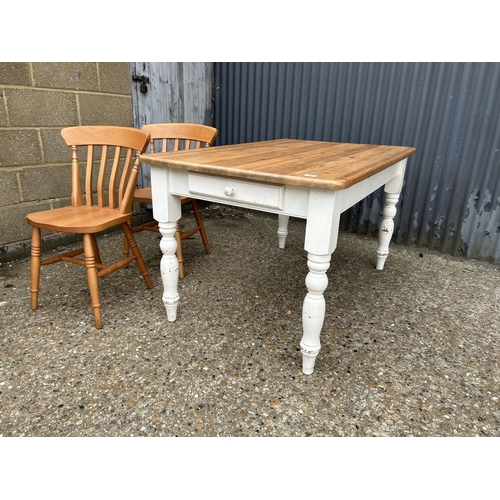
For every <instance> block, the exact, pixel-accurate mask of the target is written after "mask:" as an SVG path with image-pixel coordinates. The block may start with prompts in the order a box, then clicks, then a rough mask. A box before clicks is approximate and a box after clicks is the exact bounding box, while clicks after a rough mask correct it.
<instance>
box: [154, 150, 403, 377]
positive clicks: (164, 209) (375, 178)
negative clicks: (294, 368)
mask: <svg viewBox="0 0 500 500" xmlns="http://www.w3.org/2000/svg"><path fill="white" fill-rule="evenodd" d="M405 165H406V159H404V160H401V161H399V162H398V163H396V164H394V165H392V166H390V167H388V168H386V169H385V170H382V171H381V172H379V173H377V174H375V175H372V176H371V177H369V178H367V179H365V180H363V181H361V182H359V183H357V184H355V185H353V186H351V187H349V188H347V189H343V190H327V189H316V188H308V187H301V186H287V185H285V186H282V188H283V189H282V194H283V200H282V207H278V208H276V207H268V206H262V205H260V206H259V205H256V204H252V203H249V202H248V200H247V199H246V198H245V196H244V191H245V189H248V192H250V193H251V192H252V191H253V190H256V189H259V190H260V189H261V188H262V183H261V182H259V183H256V182H253V181H247V180H242V181H237V189H235V187H234V186H233V184H234V182H233V181H232V180H231V179H228V178H227V177H224V176H220V177H217V176H213V175H210V176H207V178H208V177H210V178H211V179H216V180H217V181H220V182H221V183H222V184H227V186H226V188H227V189H226V188H225V189H224V192H225V195H223V196H226V198H224V197H222V198H221V196H222V195H221V194H220V192H219V191H216V190H215V189H214V194H211V193H210V192H205V193H202V194H200V193H193V192H192V190H190V185H191V184H192V183H191V182H190V176H192V173H190V172H188V171H185V170H179V169H174V168H165V167H163V166H155V165H151V186H152V190H153V216H154V218H155V219H156V220H157V221H158V223H159V229H160V233H161V235H162V239H161V242H160V248H161V251H162V254H163V256H162V258H161V266H160V267H161V277H162V281H163V296H162V299H163V303H164V304H165V309H166V311H167V319H168V321H170V322H172V321H175V320H176V318H177V307H178V304H179V293H178V290H177V287H178V279H179V263H178V261H177V257H176V255H175V250H176V247H177V242H176V239H175V230H176V224H177V221H178V220H179V218H180V216H181V203H180V196H191V197H194V195H196V198H198V199H204V200H208V201H214V202H218V203H224V204H229V205H234V206H240V207H244V208H251V209H256V210H262V211H265V212H270V213H276V214H278V216H279V217H278V245H279V247H280V248H284V247H285V241H286V237H287V234H288V220H289V217H290V216H294V217H299V218H305V219H306V220H307V222H306V233H305V243H304V248H305V250H306V251H307V252H308V261H307V265H308V268H309V272H308V274H307V276H306V280H305V282H306V287H307V294H306V296H305V299H304V305H303V312H302V323H303V336H302V340H301V341H300V348H301V351H302V357H303V363H302V371H303V372H304V373H305V374H307V375H309V374H312V373H313V371H314V364H315V361H316V358H317V356H318V353H319V351H320V348H321V343H320V333H321V329H322V327H323V321H324V318H325V299H324V296H323V292H324V291H325V289H326V287H327V286H328V278H327V275H326V272H327V271H328V268H329V267H330V259H331V255H332V253H333V251H334V250H335V248H336V246H337V238H338V231H339V222H340V215H341V214H342V212H344V211H345V210H347V209H348V208H349V207H351V206H353V205H354V204H356V203H358V202H359V201H360V200H362V199H363V198H365V197H366V196H368V195H369V194H370V193H372V192H373V191H375V190H377V189H378V188H380V187H381V186H384V185H385V207H384V209H383V212H382V215H383V218H382V223H381V228H380V231H379V244H378V248H377V264H376V269H378V270H382V269H383V268H384V264H385V261H386V259H387V256H388V254H389V243H390V241H391V238H392V234H393V230H394V216H395V214H396V203H397V202H398V198H399V194H400V191H401V188H402V185H403V178H404V171H405ZM196 176H197V178H196V180H197V181H198V180H199V179H198V177H200V174H196ZM210 189H211V188H210V186H209V187H208V188H207V191H209V190H210ZM235 193H239V194H240V196H238V197H237V198H232V196H233V195H234V194H235ZM241 200H243V201H241Z"/></svg>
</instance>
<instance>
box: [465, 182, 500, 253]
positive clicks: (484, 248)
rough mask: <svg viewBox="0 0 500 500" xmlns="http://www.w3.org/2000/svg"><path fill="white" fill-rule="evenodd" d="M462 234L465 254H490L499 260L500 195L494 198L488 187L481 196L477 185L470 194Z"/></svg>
mask: <svg viewBox="0 0 500 500" xmlns="http://www.w3.org/2000/svg"><path fill="white" fill-rule="evenodd" d="M460 236H461V239H462V245H463V247H462V250H463V251H464V253H465V255H467V256H470V255H471V254H472V255H475V254H479V255H488V254H489V255H491V256H492V257H493V259H494V260H495V261H499V260H500V196H499V197H498V198H497V199H496V200H492V194H491V191H490V190H488V189H487V190H486V191H485V192H484V194H483V195H482V196H481V194H480V193H479V189H478V188H477V187H476V188H475V189H474V190H473V191H472V193H471V194H470V195H469V199H468V202H467V210H466V213H465V216H464V219H463V221H462V227H461V230H460Z"/></svg>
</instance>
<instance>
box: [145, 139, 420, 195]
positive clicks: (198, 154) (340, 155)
mask: <svg viewBox="0 0 500 500" xmlns="http://www.w3.org/2000/svg"><path fill="white" fill-rule="evenodd" d="M415 151H416V150H415V148H412V147H406V146H381V145H371V144H350V143H343V142H323V141H301V140H296V139H276V140H272V141H260V142H250V143H244V144H233V145H229V146H216V147H211V148H203V149H191V150H185V151H175V152H168V153H153V154H144V155H142V157H141V161H142V162H143V163H147V164H149V165H156V166H164V167H170V168H177V169H183V170H188V171H190V172H198V173H202V174H214V175H221V176H225V177H235V178H239V179H241V178H243V179H250V180H254V181H264V182H271V183H275V184H291V185H296V186H306V187H316V188H322V189H332V190H338V189H346V188H348V187H350V186H352V185H354V184H356V183H357V182H360V181H362V180H363V179H366V178H367V177H370V176H371V175H374V174H376V173H377V172H380V171H381V170H384V169H385V168H387V167H389V166H391V165H393V164H394V163H397V162H398V161H400V160H403V159H404V158H407V157H408V156H410V155H412V154H413V153H415Z"/></svg>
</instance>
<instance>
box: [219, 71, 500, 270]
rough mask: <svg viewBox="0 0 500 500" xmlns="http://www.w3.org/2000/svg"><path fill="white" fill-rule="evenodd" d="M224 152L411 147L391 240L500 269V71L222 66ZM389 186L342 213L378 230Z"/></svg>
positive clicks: (364, 228)
mask: <svg viewBox="0 0 500 500" xmlns="http://www.w3.org/2000/svg"><path fill="white" fill-rule="evenodd" d="M214 70H215V83H216V102H215V126H216V127H217V128H218V129H219V135H218V138H217V141H216V144H219V145H222V144H234V143H241V142H249V141H258V140H266V139H275V138H280V137H288V138H299V139H315V140H327V141H341V142H356V143H369V144H394V145H404V146H414V147H415V148H416V149H417V152H416V154H415V155H413V156H411V157H410V158H409V159H408V167H407V173H406V179H405V185H404V188H403V192H402V196H401V201H400V203H399V205H398V213H397V215H396V219H395V224H396V226H395V232H394V237H393V240H394V241H395V242H396V243H401V244H407V245H411V244H415V245H417V246H423V247H428V248H431V249H437V250H439V251H441V252H443V253H448V254H452V255H462V256H467V257H470V258H482V259H486V260H490V261H493V262H497V263H498V262H500V119H499V117H500V93H499V84H500V63H491V62H488V63H483V62H433V63H425V62H407V63H404V62H397V63H392V62H355V63H346V62H344V63H335V62H244V63H243V62H224V63H215V66H214ZM382 206H383V190H379V191H377V192H375V193H373V194H372V195H371V196H369V197H368V198H366V199H365V200H363V201H361V202H360V203H358V204H357V205H356V206H354V207H352V208H351V209H349V210H348V211H346V212H345V213H344V214H343V215H342V219H341V229H343V230H347V231H355V232H357V233H360V234H370V235H371V234H374V233H375V232H376V231H377V230H378V224H379V220H380V212H381V210H382Z"/></svg>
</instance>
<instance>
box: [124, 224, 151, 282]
mask: <svg viewBox="0 0 500 500" xmlns="http://www.w3.org/2000/svg"><path fill="white" fill-rule="evenodd" d="M122 229H123V232H124V234H125V239H126V240H127V243H128V246H129V248H130V250H132V254H133V255H134V257H135V258H136V259H135V262H136V263H137V266H138V267H139V271H140V272H141V276H142V277H143V278H144V281H145V282H146V286H147V287H148V288H153V283H152V281H151V278H150V277H149V273H148V270H147V268H146V264H145V263H144V259H143V258H142V254H141V251H140V250H139V247H138V246H137V243H136V241H135V238H134V233H133V232H132V229H130V225H129V224H128V223H127V222H124V223H123V224H122Z"/></svg>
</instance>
